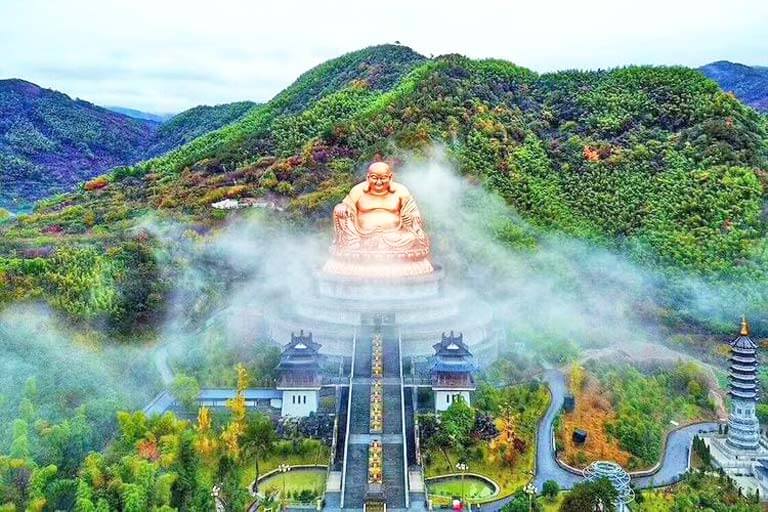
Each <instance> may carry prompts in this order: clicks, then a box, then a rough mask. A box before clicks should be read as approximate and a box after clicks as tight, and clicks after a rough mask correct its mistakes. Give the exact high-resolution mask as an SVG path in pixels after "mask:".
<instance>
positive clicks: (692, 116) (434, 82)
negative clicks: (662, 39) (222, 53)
mask: <svg viewBox="0 0 768 512" xmlns="http://www.w3.org/2000/svg"><path fill="white" fill-rule="evenodd" d="M435 143H439V144H441V145H443V147H445V148H446V151H447V154H448V156H449V157H450V158H451V159H452V160H453V161H454V162H455V164H456V165H457V168H458V169H459V170H460V172H461V173H462V174H464V175H467V176H469V177H472V178H473V179H475V180H477V181H480V182H482V183H484V184H485V185H486V186H487V187H489V188H490V189H492V190H495V191H498V192H499V193H500V194H501V195H502V196H503V197H504V198H505V199H506V200H507V202H508V203H509V204H510V205H511V206H512V207H514V208H515V209H516V210H517V211H518V212H519V213H520V214H521V215H522V216H523V217H524V218H525V219H526V220H528V221H529V222H530V223H531V224H533V225H534V226H536V227H537V228H539V229H541V230H543V231H556V232H562V233H566V234H568V235H572V236H575V237H579V238H587V239H590V240H594V241H596V242H597V243H600V244H604V245H607V246H609V247H613V248H617V249H619V250H622V251H625V252H626V253H627V254H629V255H630V256H631V257H632V258H633V259H634V260H635V261H638V262H640V263H642V264H645V265H650V266H653V267H655V268H662V269H669V270H671V271H679V270H683V271H686V272H692V273H693V274H695V275H700V276H704V277H706V278H707V279H714V280H726V281H729V282H734V281H741V280H743V281H744V282H745V283H747V285H746V286H748V290H747V292H746V293H750V294H754V303H755V304H756V307H759V305H760V304H765V303H766V302H768V301H767V300H766V296H765V293H764V292H762V291H761V290H765V289H766V288H765V287H764V286H762V285H761V283H763V284H765V283H766V280H768V276H766V269H768V250H767V249H768V238H766V213H765V211H766V210H765V209H766V206H765V205H766V186H767V185H768V174H767V173H766V168H767V167H768V128H767V127H766V120H765V118H763V117H761V116H760V115H759V114H758V113H756V112H755V111H754V110H752V109H751V108H748V107H745V106H744V105H743V104H742V103H740V102H739V101H738V100H737V99H736V98H734V97H733V96H732V95H729V94H725V93H724V92H723V91H722V90H721V89H720V88H719V87H718V85H717V84H716V83H715V82H713V81H711V80H709V79H707V78H705V77H704V76H703V75H702V74H700V73H699V72H698V71H696V70H692V69H687V68H682V67H626V68H620V69H614V70H609V71H587V72H583V71H564V72H558V73H549V74H543V75H537V74H536V73H533V72H532V71H529V70H527V69H525V68H521V67H519V66H516V65H514V64H511V63H509V62H505V61H498V60H471V59H467V58H464V57H462V56H459V55H447V56H442V57H438V58H436V59H425V58H423V57H421V56H419V55H417V54H415V53H414V52H412V51H411V50H409V49H407V48H405V47H401V46H380V47H372V48H368V49H365V50H361V51H359V52H354V53H351V54H348V55H345V56H342V57H340V58H338V59H334V60H331V61H328V62H326V63H324V64H322V65H320V66H318V67H317V68H314V69H312V70H310V71H308V72H307V73H305V74H304V75H302V76H301V77H299V79H298V80H297V81H296V82H295V83H294V84H293V85H291V86H290V87H288V88H287V89H286V90H284V91H283V92H281V93H280V94H278V95H277V96H276V97H275V98H274V99H272V100H271V101H269V102H268V103H266V104H264V105H260V106H258V107H255V108H252V109H251V110H249V111H248V112H247V114H245V115H244V116H243V117H242V118H241V119H240V120H238V121H236V122H234V123H232V124H230V125H228V126H226V127H224V128H222V129H220V130H217V131H214V132H211V133H208V134H206V135H204V136H202V137H199V138H197V139H195V140H194V141H192V142H190V143H188V144H186V145H184V146H182V147H181V148H179V149H177V150H174V151H171V152H170V153H168V154H166V155H164V156H162V157H159V158H155V159H152V160H149V161H146V162H142V163H140V164H137V165H135V166H131V167H121V168H118V169H115V170H114V171H113V172H111V173H110V174H109V175H108V176H106V177H105V178H104V179H101V180H100V182H99V183H96V184H94V185H92V186H86V187H84V188H83V189H82V190H79V191H77V192H75V193H72V194H68V195H64V196H60V197H57V198H54V199H51V200H47V201H44V202H42V203H40V204H39V205H38V207H37V209H36V211H35V213H34V214H32V215H29V216H25V217H22V218H19V219H17V220H15V221H12V222H6V224H5V225H4V226H3V227H2V230H3V235H4V241H3V245H2V251H3V254H4V255H5V258H6V259H5V260H0V272H2V273H0V276H4V278H5V279H6V282H11V283H14V286H13V287H12V288H6V290H12V291H5V292H0V300H8V299H9V294H10V295H12V296H13V297H24V296H42V295H43V293H42V292H41V290H47V291H48V293H47V294H45V295H46V296H53V297H54V299H53V300H54V301H59V302H57V303H56V305H57V306H59V307H60V308H62V309H64V310H65V311H68V312H69V313H70V314H74V315H76V316H84V317H89V318H100V317H104V316H106V317H109V318H111V322H113V324H114V325H122V326H130V325H133V324H134V323H135V322H143V321H148V319H150V318H151V315H149V316H147V317H146V318H136V317H133V316H131V315H128V314H127V313H126V311H128V310H139V311H148V310H151V309H152V307H153V306H152V305H154V304H157V303H159V300H160V299H159V298H158V297H162V293H163V291H162V290H163V288H162V283H159V282H158V279H157V275H156V274H155V273H153V271H152V258H151V256H149V253H150V251H149V250H148V249H147V248H146V244H147V242H145V241H137V240H122V237H123V236H125V235H124V234H125V233H126V230H125V228H126V227H129V226H131V225H133V223H134V222H135V219H137V218H139V217H141V216H142V215H144V214H146V213H148V212H156V213H159V214H161V215H168V216H172V217H174V218H179V219H183V220H186V221H190V222H193V223H198V224H205V225H208V226H215V225H216V224H218V223H220V222H221V220H222V217H225V216H226V215H237V213H236V212H232V213H229V214H224V213H222V212H220V211H216V210H213V209H211V207H210V205H211V203H213V202H215V201H218V200H220V199H222V198H225V197H229V198H246V197H255V198H258V197H263V196H265V195H269V197H271V198H280V200H282V201H284V202H285V203H286V204H287V206H288V208H287V213H286V214H285V216H286V218H287V219H290V220H297V219H301V222H307V221H309V222H312V221H313V220H319V221H321V222H325V221H326V219H327V218H328V215H329V212H330V210H331V208H332V207H333V204H334V203H335V202H337V201H338V200H339V199H341V198H342V197H343V195H344V193H345V192H346V190H347V188H348V187H349V185H350V184H351V183H353V181H354V180H355V179H359V177H360V176H359V175H356V173H357V170H358V169H360V168H361V167H362V166H363V165H364V163H366V162H368V161H369V160H370V159H371V158H372V157H373V156H374V155H376V154H381V155H386V156H390V157H398V156H401V155H403V154H405V153H406V152H411V153H413V152H416V153H418V152H420V151H423V150H426V149H427V148H429V147H430V146H432V145H433V144H435ZM51 234H55V237H52V236H51ZM105 244H106V245H108V246H109V247H110V251H111V253H110V254H107V255H104V253H103V252H102V251H100V250H99V249H98V248H99V247H102V246H104V245H105ZM84 254H88V255H89V256H88V258H90V260H89V261H91V263H90V264H89V269H91V270H90V274H88V276H89V277H87V278H85V282H88V280H89V279H90V280H91V286H103V287H105V288H106V289H108V290H111V295H110V294H106V295H105V296H104V297H110V299H109V300H104V301H103V302H100V303H97V302H94V301H93V300H92V297H90V296H89V295H84V291H83V290H81V291H77V290H78V289H77V288H76V287H75V288H73V290H69V288H67V286H68V285H66V284H62V283H67V279H66V277H61V275H62V274H63V275H64V276H66V274H67V272H70V271H71V272H75V270H71V269H72V267H77V266H78V265H80V264H79V263H78V261H80V260H82V259H83V258H84ZM39 255H43V256H45V257H41V258H36V259H34V258H32V259H31V257H32V256H39ZM3 261H4V263H3ZM136 261H141V262H143V263H142V265H138V266H137V265H135V264H132V263H131V262H136ZM99 265H103V267H99ZM98 268H105V269H109V272H110V275H111V276H118V278H117V279H115V278H111V279H109V280H107V281H104V280H103V279H101V277H100V276H101V274H99V272H98V271H97V270H93V269H98ZM138 268H143V271H142V272H143V273H141V274H140V275H139V274H136V272H139V270H137V269H138ZM103 272H106V270H104V271H103ZM51 275H56V276H59V277H57V278H56V279H53V278H52V277H51ZM78 275H79V274H78ZM94 283H97V284H94ZM136 283H145V284H143V285H141V286H140V290H136V289H135V287H139V285H138V284H136ZM78 285H79V286H83V287H85V289H88V288H87V286H86V285H84V284H83V280H82V279H81V280H80V281H78ZM61 287H64V289H67V290H68V292H67V295H66V299H60V298H59V297H61V296H62V295H61V290H62V288H61ZM126 290H127V291H126ZM3 293H4V294H5V296H3V295H2V294H3ZM52 293H53V295H52ZM153 297H154V298H153ZM147 301H150V302H149V304H150V306H152V307H150V306H148V305H147V304H148V302H147ZM152 301H155V302H152ZM136 302H139V303H140V304H139V305H138V307H137V306H136V304H135V303H136Z"/></svg>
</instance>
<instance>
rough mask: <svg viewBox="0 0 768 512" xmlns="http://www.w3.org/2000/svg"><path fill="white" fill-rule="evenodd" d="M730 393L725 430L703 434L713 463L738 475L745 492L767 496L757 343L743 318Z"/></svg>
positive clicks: (733, 358) (733, 351)
mask: <svg viewBox="0 0 768 512" xmlns="http://www.w3.org/2000/svg"><path fill="white" fill-rule="evenodd" d="M729 344H730V346H731V359H730V368H729V371H728V383H729V386H728V394H729V395H730V397H731V411H730V414H729V416H728V428H727V432H726V433H725V434H715V433H708V434H704V435H703V436H701V437H702V438H703V439H704V442H705V444H706V445H707V446H708V447H709V450H710V453H711V455H712V463H713V464H714V465H715V466H716V467H719V468H721V469H722V470H723V471H724V472H725V473H726V474H727V475H728V476H731V477H736V478H737V479H738V484H739V487H740V488H741V491H742V492H743V493H744V494H754V493H755V492H759V495H760V497H761V499H765V497H766V496H768V445H767V444H766V442H765V439H763V438H762V436H761V435H760V424H759V423H758V421H757V416H756V414H755V406H756V405H757V345H756V344H755V343H754V342H753V341H752V339H751V338H750V337H749V324H748V323H747V320H746V318H742V320H741V330H740V331H739V335H738V336H737V337H736V339H734V340H733V341H731V342H730V343H729Z"/></svg>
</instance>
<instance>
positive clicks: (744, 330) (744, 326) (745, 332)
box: [739, 315, 749, 336]
mask: <svg viewBox="0 0 768 512" xmlns="http://www.w3.org/2000/svg"><path fill="white" fill-rule="evenodd" d="M739 334H741V335H742V336H749V322H748V321H747V316H746V315H741V332H740V333H739Z"/></svg>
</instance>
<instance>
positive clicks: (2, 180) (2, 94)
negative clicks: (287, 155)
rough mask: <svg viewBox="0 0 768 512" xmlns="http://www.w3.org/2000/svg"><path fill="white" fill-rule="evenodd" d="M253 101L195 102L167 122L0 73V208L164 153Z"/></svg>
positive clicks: (242, 111) (232, 118) (17, 205)
mask: <svg viewBox="0 0 768 512" xmlns="http://www.w3.org/2000/svg"><path fill="white" fill-rule="evenodd" d="M255 105H256V104H255V103H252V102H249V101H244V102H238V103H230V104H225V105H216V106H213V107H209V106H200V107H195V108H192V109H189V110H187V111H184V112H182V113H180V114H178V115H176V116H173V117H172V118H171V119H169V120H167V121H165V122H164V123H162V124H161V123H160V122H158V121H157V120H156V119H159V118H162V116H155V115H153V114H146V113H143V112H139V111H136V110H131V109H122V108H119V107H110V108H105V107H100V106H97V105H94V104H92V103H89V102H87V101H83V100H80V99H72V98H71V97H69V96H67V95H66V94H63V93H61V92H57V91H54V90H50V89H44V88H42V87H39V86H37V85H35V84H33V83H30V82H27V81H24V80H19V79H10V80H0V208H7V209H10V210H15V211H19V210H24V209H26V208H28V207H30V206H31V205H32V203H33V202H34V201H37V200H39V199H42V198H44V197H48V196H51V195H55V194H57V193H60V192H67V191H70V190H72V188H73V187H75V186H76V185H77V184H78V183H81V182H84V181H87V180H89V179H91V178H93V177H94V176H98V175H100V174H103V173H104V172H105V171H107V170H109V169H111V168H113V167H117V166H123V165H131V164H134V163H136V162H139V161H141V160H145V159H147V158H151V157H155V156H158V155H161V154H163V153H165V152H167V151H169V150H171V149H173V148H176V147H178V146H181V145H183V144H186V143H188V142H190V141H191V140H193V139H195V138H196V137H198V136H200V135H202V134H204V133H206V132H209V131H211V130H216V129H218V128H221V127H222V126H225V125H227V124H229V123H231V122H233V121H236V120H237V119H239V118H241V117H242V116H243V115H245V114H246V113H247V112H248V111H249V110H250V109H252V108H253V107H254V106H255ZM147 117H154V118H155V119H147Z"/></svg>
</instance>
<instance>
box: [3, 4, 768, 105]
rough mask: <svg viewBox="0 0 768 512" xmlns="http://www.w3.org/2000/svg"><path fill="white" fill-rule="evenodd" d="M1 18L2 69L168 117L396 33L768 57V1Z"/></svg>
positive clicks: (442, 45)
mask: <svg viewBox="0 0 768 512" xmlns="http://www.w3.org/2000/svg"><path fill="white" fill-rule="evenodd" d="M0 19H1V20H4V23H3V30H2V32H0V55H3V59H2V61H0V77H3V78H8V77H18V78H24V79H27V80H30V81H32V82H35V83H38V84H40V85H43V86H46V87H50V88H55V89H58V90H61V91H63V92H66V93H68V94H70V95H72V96H77V97H81V98H83V99H87V100H90V101H93V102H95V103H99V104H119V105H123V106H127V107H133V108H140V109H145V110H150V111H160V112H163V111H178V110H181V109H184V108H188V107H191V106H194V105H196V104H200V103H207V104H215V103H222V102H228V101H237V100H243V99H251V100H256V101H265V100H268V99H269V98H270V97H272V96H273V95H274V94H276V93H277V92H278V91H279V90H280V89H281V88H283V87H285V86H286V85H288V84H289V83H291V82H292V81H293V80H294V79H295V78H296V77H297V76H298V75H299V74H300V73H302V72H303V71H306V70H307V69H308V68H310V67H312V66H314V65H316V64H318V63H320V62H322V61H324V60H326V59H329V58H333V57H336V56H338V55H340V54H342V53H345V52H348V51H353V50H356V49H359V48H362V47H365V46H368V45H372V44H380V43H387V42H394V41H395V40H399V41H401V42H402V43H403V44H406V45H408V46H411V47H412V48H414V49H415V50H416V51H418V52H420V53H423V54H425V55H430V54H435V55H438V54H443V53H462V54H465V55H468V56H470V57H498V58H503V59H507V60H510V61H513V62H516V63H518V64H520V65H523V66H526V67H529V68H531V69H534V70H536V71H549V70H554V69H563V68H598V67H603V68H605V67H613V66H618V65H623V64H684V65H689V66H698V65H701V64H705V63H707V62H710V61H713V60H718V59H728V60H734V61H740V62H744V63H747V64H763V65H765V64H768V62H766V60H765V59H766V55H768V38H765V37H764V29H765V26H766V22H768V2H765V1H764V0H700V1H690V0H685V1H677V2H673V1H669V0H646V1H644V2H637V1H635V0H633V1H619V0H584V1H581V2H573V1H552V0H549V1H547V0H544V1H541V0H540V1H526V2H521V1H519V0H516V1H512V0H507V1H475V2H471V3H468V2H455V3H449V2H444V1H442V2H434V1H428V2H414V1H404V0H388V1H384V2H375V3H366V2H360V1H328V2H299V1H296V0H281V1H279V2H253V1H251V2H248V1H234V0H231V1H222V2H217V3H216V4H215V5H214V3H213V2H191V1H187V2H183V1H157V0H153V1H150V0H132V1H123V0H120V1H113V2H103V1H98V0H70V1H67V2H54V1H44V0H27V1H24V0H0Z"/></svg>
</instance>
